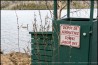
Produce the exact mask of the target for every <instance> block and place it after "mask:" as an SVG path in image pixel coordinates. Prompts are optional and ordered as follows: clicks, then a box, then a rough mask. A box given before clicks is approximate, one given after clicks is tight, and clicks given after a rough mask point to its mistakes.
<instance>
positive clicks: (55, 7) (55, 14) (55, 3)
mask: <svg viewBox="0 0 98 65" xmlns="http://www.w3.org/2000/svg"><path fill="white" fill-rule="evenodd" d="M56 19H57V0H54V20H56Z"/></svg>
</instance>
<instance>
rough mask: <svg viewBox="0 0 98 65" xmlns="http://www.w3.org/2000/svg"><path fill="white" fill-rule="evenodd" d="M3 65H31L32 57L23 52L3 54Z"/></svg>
mask: <svg viewBox="0 0 98 65" xmlns="http://www.w3.org/2000/svg"><path fill="white" fill-rule="evenodd" d="M1 65H31V56H30V55H29V54H27V53H21V52H11V53H9V54H1Z"/></svg>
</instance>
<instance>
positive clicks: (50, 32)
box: [29, 31, 52, 34]
mask: <svg viewBox="0 0 98 65" xmlns="http://www.w3.org/2000/svg"><path fill="white" fill-rule="evenodd" d="M29 34H52V31H49V32H32V31H31V32H29Z"/></svg>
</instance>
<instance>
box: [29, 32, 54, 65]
mask: <svg viewBox="0 0 98 65" xmlns="http://www.w3.org/2000/svg"><path fill="white" fill-rule="evenodd" d="M29 33H30V34H31V43H32V44H31V48H32V50H31V51H32V55H31V57H32V60H31V62H32V65H47V64H50V62H52V59H53V42H52V32H48V33H47V32H29ZM50 65H51V64H50Z"/></svg>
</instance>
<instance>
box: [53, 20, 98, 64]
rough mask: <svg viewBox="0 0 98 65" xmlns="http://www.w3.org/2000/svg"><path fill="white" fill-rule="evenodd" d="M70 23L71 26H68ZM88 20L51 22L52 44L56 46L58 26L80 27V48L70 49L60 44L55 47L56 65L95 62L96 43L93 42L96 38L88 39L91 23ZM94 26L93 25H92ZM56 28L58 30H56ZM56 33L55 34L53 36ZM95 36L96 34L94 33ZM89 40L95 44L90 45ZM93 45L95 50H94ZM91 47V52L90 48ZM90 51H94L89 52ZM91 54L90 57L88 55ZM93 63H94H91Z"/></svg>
mask: <svg viewBox="0 0 98 65" xmlns="http://www.w3.org/2000/svg"><path fill="white" fill-rule="evenodd" d="M70 21H71V24H70ZM89 21H90V19H87V18H69V19H63V20H57V21H54V22H53V25H54V28H55V30H54V32H53V36H54V40H55V42H54V44H55V45H58V44H59V42H57V41H58V40H60V39H59V38H58V34H59V31H60V24H69V25H79V26H80V27H81V30H80V31H81V33H80V48H72V47H67V46H61V45H60V44H59V45H58V46H59V47H58V46H56V48H57V50H58V51H57V53H58V55H57V58H56V59H55V60H56V61H55V62H60V63H59V64H58V65H67V64H68V63H69V65H88V64H89V62H92V61H91V60H93V61H95V62H96V61H97V55H96V54H97V42H96V41H95V40H96V39H97V38H96V37H95V35H94V34H93V37H95V39H90V37H91V34H90V31H92V30H91V27H92V26H91V23H90V22H89ZM94 25H95V24H94ZM94 25H93V27H95V29H96V27H97V26H96V25H95V26H94ZM57 28H58V30H57ZM84 32H85V33H87V36H83V33H84ZM93 32H95V33H96V30H93ZM55 33H57V34H55ZM96 34H97V33H96ZM91 40H92V41H93V42H95V43H93V42H92V43H91V44H92V45H91V44H90V42H91ZM94 45H96V46H95V48H94ZM91 47H93V48H92V49H91V50H90V48H91ZM92 50H96V51H93V52H91V51H92ZM90 52H91V55H90ZM90 57H93V59H90ZM57 59H58V60H57ZM93 63H94V62H93ZM89 65H93V64H89Z"/></svg>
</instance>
